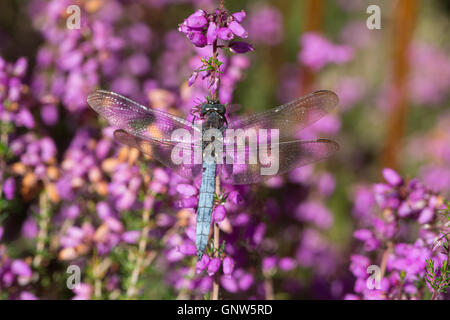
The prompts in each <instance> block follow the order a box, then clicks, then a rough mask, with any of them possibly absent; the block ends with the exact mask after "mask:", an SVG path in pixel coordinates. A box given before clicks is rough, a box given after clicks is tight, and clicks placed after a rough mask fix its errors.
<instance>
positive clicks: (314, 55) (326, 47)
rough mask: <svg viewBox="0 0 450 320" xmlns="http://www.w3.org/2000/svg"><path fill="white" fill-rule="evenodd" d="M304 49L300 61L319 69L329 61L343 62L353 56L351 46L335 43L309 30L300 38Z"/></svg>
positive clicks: (300, 54) (299, 57)
mask: <svg viewBox="0 0 450 320" xmlns="http://www.w3.org/2000/svg"><path fill="white" fill-rule="evenodd" d="M300 43H301V46H302V50H301V51H300V53H299V56H298V59H299V61H300V62H301V63H302V64H304V65H306V66H308V67H310V68H311V69H313V70H315V71H317V70H320V69H321V68H323V67H324V66H325V65H326V64H328V63H337V64H342V63H345V62H348V61H350V59H352V58H353V49H352V48H351V47H349V46H345V45H342V46H339V45H334V44H332V43H331V42H329V41H328V40H327V39H326V38H325V37H323V36H322V35H320V34H318V33H315V32H308V33H305V34H303V35H302V37H301V39H300Z"/></svg>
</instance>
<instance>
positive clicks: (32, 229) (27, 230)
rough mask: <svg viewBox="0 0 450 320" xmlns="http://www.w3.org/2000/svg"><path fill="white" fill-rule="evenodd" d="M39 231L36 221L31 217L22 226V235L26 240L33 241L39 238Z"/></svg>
mask: <svg viewBox="0 0 450 320" xmlns="http://www.w3.org/2000/svg"><path fill="white" fill-rule="evenodd" d="M38 231H39V228H38V225H37V223H36V220H35V219H34V218H32V217H29V218H27V219H26V220H25V222H24V223H23V224H22V230H21V232H22V235H23V236H24V237H25V238H28V239H33V238H34V237H36V236H37V234H38Z"/></svg>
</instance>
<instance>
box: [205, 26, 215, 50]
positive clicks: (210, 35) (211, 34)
mask: <svg viewBox="0 0 450 320" xmlns="http://www.w3.org/2000/svg"><path fill="white" fill-rule="evenodd" d="M216 39H217V25H216V24H215V23H214V22H211V23H210V24H209V26H208V30H207V31H206V43H207V44H209V45H211V44H213V43H214V41H216Z"/></svg>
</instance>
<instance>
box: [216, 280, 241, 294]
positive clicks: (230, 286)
mask: <svg viewBox="0 0 450 320" xmlns="http://www.w3.org/2000/svg"><path fill="white" fill-rule="evenodd" d="M220 284H221V286H222V287H224V288H225V290H227V291H228V292H231V293H236V292H238V291H239V287H238V284H237V282H236V279H234V278H233V277H227V276H222V277H220Z"/></svg>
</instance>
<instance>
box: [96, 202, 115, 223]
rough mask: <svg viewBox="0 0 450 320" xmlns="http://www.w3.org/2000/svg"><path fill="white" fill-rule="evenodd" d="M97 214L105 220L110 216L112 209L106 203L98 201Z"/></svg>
mask: <svg viewBox="0 0 450 320" xmlns="http://www.w3.org/2000/svg"><path fill="white" fill-rule="evenodd" d="M96 208H97V215H98V217H99V218H100V219H102V220H105V219H106V218H107V217H110V216H112V210H111V207H110V206H109V204H108V203H106V202H105V201H100V202H98V203H97V205H96Z"/></svg>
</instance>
